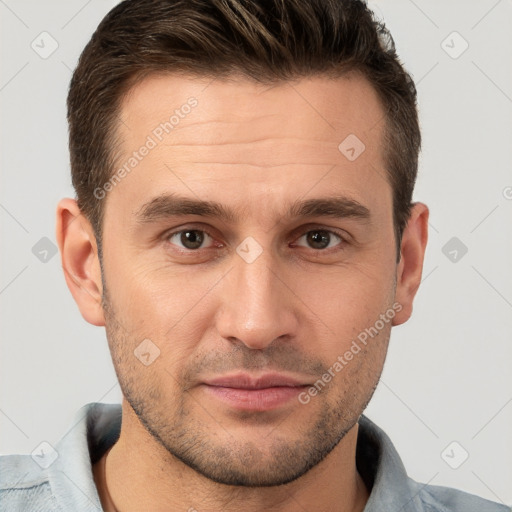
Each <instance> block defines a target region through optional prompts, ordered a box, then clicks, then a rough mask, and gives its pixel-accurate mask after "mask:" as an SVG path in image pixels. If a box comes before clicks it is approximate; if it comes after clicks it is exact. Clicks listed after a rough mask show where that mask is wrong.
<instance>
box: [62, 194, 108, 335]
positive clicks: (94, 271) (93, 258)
mask: <svg viewBox="0 0 512 512" xmlns="http://www.w3.org/2000/svg"><path fill="white" fill-rule="evenodd" d="M56 236H57V243H58V245H59V250H60V254H61V263H62V270H63V271H64V277H65V279H66V283H67V285H68V288H69V290H70V291H71V295H73V298H74V299H75V302H76V303H77V305H78V307H79V309H80V312H81V313H82V316H83V317H84V318H85V320H86V321H87V322H89V323H90V324H93V325H97V326H103V325H105V319H104V317H103V308H102V306H101V298H102V293H103V287H102V282H101V269H100V262H99V258H98V248H97V245H96V236H95V235H94V230H93V228H92V226H91V223H90V222H89V221H88V220H87V219H86V218H85V216H84V215H82V213H81V211H80V209H79V208H78V205H77V203H76V201H75V200H74V199H69V198H66V199H62V200H61V201H60V202H59V204H58V206H57V233H56Z"/></svg>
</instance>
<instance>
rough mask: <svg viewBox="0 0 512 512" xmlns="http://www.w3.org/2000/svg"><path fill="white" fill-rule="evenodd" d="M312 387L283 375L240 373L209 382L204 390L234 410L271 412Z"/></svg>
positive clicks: (203, 385)
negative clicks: (256, 375)
mask: <svg viewBox="0 0 512 512" xmlns="http://www.w3.org/2000/svg"><path fill="white" fill-rule="evenodd" d="M310 385H311V384H309V383H305V382H304V381H301V380H300V379H296V378H293V377H290V376H287V375H283V374H277V373H272V374H265V375H261V376H258V377H255V376H251V375H249V374H247V373H238V374H235V375H229V376H223V377H218V378H214V379H209V380H206V381H205V382H203V383H202V386H201V387H203V388H204V391H205V392H206V393H208V395H209V396H210V397H213V398H215V399H216V400H218V401H220V402H221V403H223V404H224V405H227V406H228V407H230V408H234V409H239V410H244V411H269V410H274V409H278V408H279V407H283V406H284V405H286V404H287V403H289V402H290V401H291V400H292V399H293V398H296V397H297V396H298V395H299V394H300V393H301V392H302V391H304V390H305V389H306V388H308V387H309V386H310ZM297 403H298V400H297Z"/></svg>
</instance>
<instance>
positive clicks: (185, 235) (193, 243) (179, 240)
mask: <svg viewBox="0 0 512 512" xmlns="http://www.w3.org/2000/svg"><path fill="white" fill-rule="evenodd" d="M206 238H211V237H210V235H208V234H207V233H205V232H204V231H201V230H199V229H184V230H182V231H176V232H175V233H172V234H171V235H169V237H168V240H169V241H170V242H171V243H174V244H176V245H178V247H180V244H181V247H182V248H184V249H187V250H191V251H193V250H196V249H201V246H202V244H203V242H204V241H205V239H206Z"/></svg>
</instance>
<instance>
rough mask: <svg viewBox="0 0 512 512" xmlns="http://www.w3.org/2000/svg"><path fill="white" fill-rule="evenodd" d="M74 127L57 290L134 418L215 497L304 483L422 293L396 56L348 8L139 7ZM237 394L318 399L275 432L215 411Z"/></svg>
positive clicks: (419, 222) (120, 24) (375, 29)
mask: <svg viewBox="0 0 512 512" xmlns="http://www.w3.org/2000/svg"><path fill="white" fill-rule="evenodd" d="M68 120H69V126H70V153H71V168H72V178H73V184H74V187H75V189H76V193H77V199H76V201H74V200H69V199H68V200H63V201H62V202H61V203H60V205H59V209H58V225H57V238H58V241H59V246H60V249H61V253H62V262H63V268H64V270H65V276H66V280H67V283H68V286H69V287H70V289H71V291H72V293H73V296H74V298H75V300H76V301H77V303H78V305H79V307H80V310H81V312H82V314H83V316H84V318H85V319H86V320H87V321H88V322H90V323H92V324H94V325H99V326H103V325H104V326H105V328H106V331H107V338H108V342H109V346H110V349H111V353H112V358H113V362H114V366H115V369H116V373H117V375H118V378H119V382H120V385H121V389H122V391H123V394H124V397H125V399H126V401H127V403H129V405H130V407H131V409H132V410H133V412H134V417H136V418H137V419H138V421H140V424H141V425H142V426H143V427H144V429H145V431H146V432H147V433H148V435H150V436H151V438H152V439H153V440H154V441H155V443H157V444H158V446H160V447H161V449H162V452H163V453H166V454H167V455H168V456H169V458H177V459H179V460H181V461H182V462H184V463H185V464H187V465H188V466H190V467H191V468H193V469H195V470H196V471H198V472H199V473H201V474H202V475H204V476H206V477H208V478H210V479H212V480H215V481H218V482H221V483H226V484H233V485H247V486H259V485H278V484H282V483H285V482H289V481H292V480H294V479H296V478H298V477H299V476H301V475H302V474H304V473H305V472H307V471H308V470H309V469H310V468H311V467H313V466H315V465H316V464H318V463H319V462H320V461H321V460H322V459H324V458H325V457H326V456H327V455H328V454H329V453H330V452H331V451H332V450H333V449H334V448H335V447H336V446H337V445H338V443H339V442H340V441H341V440H342V439H343V437H344V436H345V434H346V433H347V432H349V431H350V430H351V429H352V427H353V426H354V425H355V424H356V423H357V420H358V418H359V416H360V415H361V413H362V411H363V410H364V408H365V407H366V405H367V403H368V402H369V400H370V398H371V396H372V394H373V392H374V390H375V387H376V385H377V383H378V379H379V377H380V374H381V371H382V367H383V364H384V360H385V355H386V351H387V346H388V342H389V335H390V331H391V327H392V326H393V325H398V324H400V323H403V322H405V321H406V320H407V319H408V318H409V316H410V314H411V311H412V301H413V298H414V295H415V293H416V291H417V288H418V286H419V282H420V278H421V269H422V262H423V254H424V250H425V245H426V239H427V236H426V225H427V217H428V210H427V209H426V207H425V206H424V205H421V204H419V203H418V204H413V203H412V193H413V187H414V182H415V179H416V171H417V163H418V152H419V147H420V132H419V126H418V118H417V110H416V92H415V88H414V84H413V82H412V80H411V79H410V77H409V75H408V74H407V73H406V72H405V70H404V69H403V68H402V66H401V64H400V62H399V60H398V58H397V56H396V53H395V50H394V47H393V42H392V39H391V37H390V35H389V34H388V33H387V32H386V30H385V28H384V26H383V25H382V24H381V23H378V22H377V21H376V20H374V18H373V17H372V14H371V12H370V11H369V10H368V8H367V7H366V6H365V4H364V3H362V2H359V1H355V0H347V1H336V2H335V1H330V0H325V2H317V1H308V0H289V1H286V2H281V1H272V2H270V3H268V2H260V1H251V2H247V1H238V0H233V1H230V2H220V1H219V2H217V1H212V2H203V1H198V0H190V1H188V2H186V3H185V2H177V1H168V0H138V1H125V2H122V3H121V4H119V5H118V6H117V7H115V8H114V9H113V10H112V11H111V12H110V13H109V14H108V15H107V16H106V17H105V19H104V20H103V21H102V22H101V24H100V25H99V27H98V29H97V30H96V32H95V33H94V35H93V37H92V39H91V41H90V42H89V43H88V45H87V46H86V48H85V50H84V52H83V53H82V55H81V57H80V61H79V64H78V66H77V69H76V70H75V72H74V74H73V78H72V81H71V86H70V91H69V97H68ZM75 219H76V220H75ZM350 354H352V355H350ZM242 372H243V373H245V374H250V375H251V376H254V377H258V376H260V375H263V374H268V373H269V372H273V373H280V374H282V375H284V376H286V377H287V378H290V379H293V380H294V381H296V383H298V384H301V385H302V386H303V388H301V394H297V396H296V397H295V398H294V399H292V400H286V401H285V402H283V403H282V404H280V405H279V406H275V407H270V406H269V407H264V408H263V409H260V410H255V409H251V408H247V407H245V408H244V407H234V406H233V405H232V404H231V405H230V404H229V403H227V402H226V401H225V400H224V399H222V398H219V396H218V394H215V393H213V394H212V388H213V387H214V386H210V385H208V383H211V382H212V380H214V379H216V378H218V377H225V376H232V375H235V374H239V373H242ZM319 381H321V382H319ZM322 383H323V384H322ZM313 389H315V390H316V392H315V391H313ZM216 391H218V390H216ZM269 468H271V469H269Z"/></svg>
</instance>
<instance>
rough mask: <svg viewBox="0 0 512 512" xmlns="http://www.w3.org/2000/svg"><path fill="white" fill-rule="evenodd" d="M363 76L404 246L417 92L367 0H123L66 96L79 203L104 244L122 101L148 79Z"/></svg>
mask: <svg viewBox="0 0 512 512" xmlns="http://www.w3.org/2000/svg"><path fill="white" fill-rule="evenodd" d="M348 71H357V72H360V73H362V74H363V75H364V76H365V78H366V79H367V80H368V81H369V82H370V83H371V84H372V86H373V87H374V89H375V90H376V92H377V94H378V96H379V98H380V101H381V102H382V106H383V108H384V111H385V130H384V138H385V140H384V147H385V148H386V149H385V154H384V161H385V164H386V171H387V173H388V179H389V182H390V184H391V187H392V189H393V219H394V225H395V234H396V240H397V247H398V255H399V254H400V251H399V248H400V240H401V236H402V232H403V229H404V227H405V225H406V223H407V220H408V218H409V215H410V208H411V200H412V193H413V189H414V183H415V181H416V173H417V167H418V153H419V150H420V145H421V134H420V129H419V124H418V114H417V107H416V88H415V86H414V82H413V81H412V79H411V77H410V76H409V74H408V73H407V72H406V71H405V70H404V68H403V66H402V64H401V63H400V61H399V59H398V57H397V54H396V50H395V46H394V43H393V39H392V37H391V35H390V34H389V32H388V31H387V29H386V28H385V26H384V24H383V23H382V22H380V21H378V20H377V19H376V18H375V17H374V15H373V13H372V12H371V11H370V10H369V9H368V7H367V5H366V3H365V2H364V1H361V0H125V1H123V2H121V3H120V4H119V5H117V6H116V7H114V8H113V9H112V10H111V11H110V12H109V13H108V14H107V16H106V17H105V18H104V19H103V20H102V22H101V23H100V25H99V26H98V28H97V29H96V31H95V32H94V34H93V36H92V38H91V40H90V41H89V43H88V44H87V46H86V47H85V49H84V51H83V52H82V54H81V56H80V59H79V62H78V65H77V68H76V69H75V71H74V73H73V77H72V79H71V84H70V89H69V95H68V103H67V105H68V122H69V149H70V158H71V173H72V181H73V186H74V187H75V190H76V193H77V201H78V206H79V208H80V210H81V211H82V213H83V214H84V215H85V216H86V217H87V218H88V219H89V221H90V222H91V224H92V226H93V228H94V230H95V234H96V237H97V239H98V243H99V244H100V247H101V234H102V230H101V228H102V218H103V205H102V200H101V199H98V198H97V197H96V195H95V192H94V191H95V190H96V189H97V188H98V187H102V186H103V185H104V184H105V183H106V182H107V181H108V180H109V179H110V178H111V176H112V175H113V173H114V170H115V169H114V168H115V164H116V156H115V150H116V148H117V147H118V144H119V140H118V139H117V138H116V135H115V134H116V130H117V127H118V125H119V120H118V116H119V111H120V106H121V101H122V99H123V97H124V95H125V94H126V93H127V92H128V90H129V89H130V88H131V87H132V86H133V85H134V84H135V83H136V82H138V81H140V80H142V79H143V78H144V77H146V76H148V75H151V74H157V73H162V72H163V73H172V72H185V73H187V74H190V75H192V76H200V77H212V78H215V77H218V78H220V77H227V76H230V75H233V74H240V75H242V76H244V77H246V78H249V79H252V80H254V81H256V82H258V83H262V84H275V83H278V82H283V81H287V80H295V79H300V78H302V77H310V76H314V75H325V76H328V77H339V76H342V75H343V74H345V73H347V72H348Z"/></svg>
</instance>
